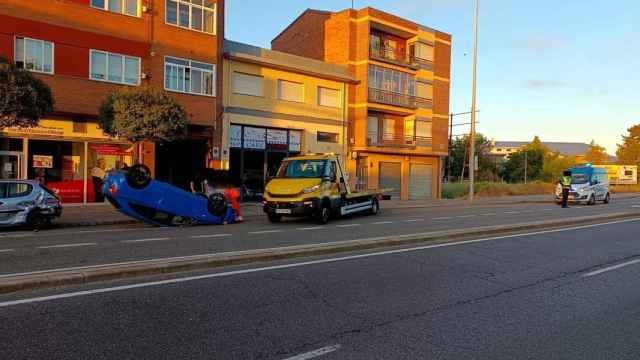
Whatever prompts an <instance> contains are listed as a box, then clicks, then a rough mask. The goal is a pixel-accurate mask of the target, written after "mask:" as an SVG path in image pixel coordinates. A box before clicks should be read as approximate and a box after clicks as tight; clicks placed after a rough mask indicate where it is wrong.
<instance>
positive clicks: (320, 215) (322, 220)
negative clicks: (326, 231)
mask: <svg viewBox="0 0 640 360" xmlns="http://www.w3.org/2000/svg"><path fill="white" fill-rule="evenodd" d="M315 218H316V222H317V223H318V224H320V225H325V224H327V223H328V222H329V219H330V218H331V208H330V207H329V204H322V206H321V207H320V209H318V212H317V213H316V216H315Z"/></svg>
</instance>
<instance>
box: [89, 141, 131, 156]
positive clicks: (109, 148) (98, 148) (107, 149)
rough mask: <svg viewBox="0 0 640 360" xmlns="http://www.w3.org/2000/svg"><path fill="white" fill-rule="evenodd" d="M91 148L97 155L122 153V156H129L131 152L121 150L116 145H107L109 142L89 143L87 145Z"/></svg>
mask: <svg viewBox="0 0 640 360" xmlns="http://www.w3.org/2000/svg"><path fill="white" fill-rule="evenodd" d="M89 147H90V148H91V150H93V151H95V152H96V153H97V154H98V155H123V156H131V155H133V153H132V152H129V151H126V150H123V149H122V148H121V147H120V146H118V145H109V144H91V145H90V146H89Z"/></svg>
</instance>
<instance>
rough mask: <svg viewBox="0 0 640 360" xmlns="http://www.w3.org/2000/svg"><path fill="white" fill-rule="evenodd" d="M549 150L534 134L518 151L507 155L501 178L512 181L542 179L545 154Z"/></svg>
mask: <svg viewBox="0 0 640 360" xmlns="http://www.w3.org/2000/svg"><path fill="white" fill-rule="evenodd" d="M548 152H549V150H548V149H547V147H546V146H544V145H543V144H542V142H541V141H540V139H539V138H538V137H537V136H536V137H535V138H534V139H533V141H532V142H531V143H530V144H528V145H526V146H525V147H523V148H522V149H521V150H520V151H518V152H515V153H513V154H511V155H510V156H509V159H508V160H507V161H506V162H505V164H504V168H503V174H502V175H503V178H504V179H505V180H506V181H508V182H512V183H516V182H524V181H525V174H526V180H527V181H535V180H541V179H542V170H543V166H544V158H545V155H546V154H547V153H548Z"/></svg>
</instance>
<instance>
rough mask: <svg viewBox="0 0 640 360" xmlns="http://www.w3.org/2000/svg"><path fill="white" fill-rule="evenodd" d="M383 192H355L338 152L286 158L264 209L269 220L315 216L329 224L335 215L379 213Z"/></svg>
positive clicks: (268, 191) (270, 185)
mask: <svg viewBox="0 0 640 360" xmlns="http://www.w3.org/2000/svg"><path fill="white" fill-rule="evenodd" d="M381 195H382V194H381V192H378V191H360V192H356V191H352V190H351V188H350V187H349V182H348V179H347V174H346V172H345V171H344V169H343V167H342V164H341V163H340V158H339V156H337V155H335V154H320V155H318V154H309V155H304V156H296V157H290V158H286V159H284V160H283V161H282V164H281V165H280V169H279V170H278V172H277V174H276V176H275V177H274V178H273V179H272V180H271V181H269V183H268V184H267V186H266V188H265V192H264V201H263V210H264V212H265V213H266V214H267V216H268V217H269V221H271V222H272V223H277V222H280V220H282V217H311V218H313V219H314V220H315V221H316V222H318V223H319V224H326V223H328V222H329V220H330V219H331V217H332V216H338V215H341V216H342V215H348V214H353V213H369V214H377V213H378V211H379V210H380V202H379V199H380V198H381Z"/></svg>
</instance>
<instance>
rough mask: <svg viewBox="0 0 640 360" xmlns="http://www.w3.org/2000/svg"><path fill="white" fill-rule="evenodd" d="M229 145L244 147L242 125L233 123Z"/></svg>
mask: <svg viewBox="0 0 640 360" xmlns="http://www.w3.org/2000/svg"><path fill="white" fill-rule="evenodd" d="M229 146H231V147H232V148H241V147H242V126H238V125H231V127H230V128H229Z"/></svg>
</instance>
